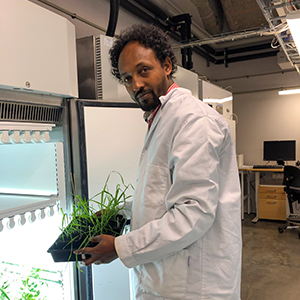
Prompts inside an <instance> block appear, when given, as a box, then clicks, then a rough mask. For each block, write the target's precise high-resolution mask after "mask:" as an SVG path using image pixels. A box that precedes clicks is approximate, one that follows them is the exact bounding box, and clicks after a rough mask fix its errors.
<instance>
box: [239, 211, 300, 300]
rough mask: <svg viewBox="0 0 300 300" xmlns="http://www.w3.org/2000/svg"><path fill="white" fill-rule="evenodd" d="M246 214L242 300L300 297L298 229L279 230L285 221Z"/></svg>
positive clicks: (299, 241)
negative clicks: (256, 217)
mask: <svg viewBox="0 0 300 300" xmlns="http://www.w3.org/2000/svg"><path fill="white" fill-rule="evenodd" d="M253 218H254V215H251V214H250V215H247V214H245V219H244V220H243V221H242V222H243V223H242V226H243V268H242V290H241V299H242V300H283V299H284V300H285V299H287V300H289V299H300V239H299V238H298V231H297V229H292V230H286V231H284V233H279V232H278V226H282V225H284V224H285V222H279V221H267V220H259V221H258V222H257V223H252V222H251V220H252V219H253Z"/></svg>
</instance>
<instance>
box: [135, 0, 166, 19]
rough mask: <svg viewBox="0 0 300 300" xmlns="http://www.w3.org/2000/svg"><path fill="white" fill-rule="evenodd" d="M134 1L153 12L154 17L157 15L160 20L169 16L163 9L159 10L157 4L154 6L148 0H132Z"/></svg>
mask: <svg viewBox="0 0 300 300" xmlns="http://www.w3.org/2000/svg"><path fill="white" fill-rule="evenodd" d="M134 1H135V2H136V3H138V4H139V5H141V6H142V7H144V8H146V9H147V10H148V11H150V12H151V13H153V14H154V15H155V16H156V17H158V18H159V19H161V20H162V21H167V19H168V18H169V16H168V15H167V14H166V13H165V12H164V11H163V10H161V9H160V8H159V7H158V6H156V5H155V4H153V3H151V2H150V1H148V0H134Z"/></svg>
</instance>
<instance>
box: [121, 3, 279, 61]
mask: <svg viewBox="0 0 300 300" xmlns="http://www.w3.org/2000/svg"><path fill="white" fill-rule="evenodd" d="M142 2H143V1H140V3H142ZM140 5H141V4H140ZM120 6H121V7H123V8H125V9H126V10H128V11H129V12H131V13H132V14H134V15H135V16H136V17H139V18H140V19H142V20H143V21H145V22H148V23H151V24H154V25H156V26H158V27H160V28H161V29H162V30H164V31H168V28H167V26H166V25H165V24H163V23H162V22H160V21H159V20H158V17H157V18H154V17H152V16H150V15H149V14H148V13H146V12H145V11H144V10H142V9H141V8H139V7H138V6H137V5H135V4H133V3H131V2H129V1H128V0H122V1H121V2H120ZM144 9H145V10H146V8H145V7H144ZM154 12H155V11H154V10H153V9H152V12H150V13H152V14H154V15H155V16H156V14H155V13H154ZM266 31H267V30H266ZM261 32H262V30H259V31H258V30H257V31H255V32H249V35H252V36H253V35H255V36H257V35H261ZM245 34H246V35H247V33H245V32H243V35H244V37H245ZM169 35H170V37H171V38H173V39H174V40H175V41H177V42H180V41H181V37H180V36H179V35H178V34H176V33H175V32H169ZM240 35H241V34H238V35H230V37H229V36H228V37H227V38H228V39H230V40H231V39H232V38H236V37H240ZM247 37H248V36H247ZM249 37H250V36H249ZM212 39H213V40H214V38H212ZM218 39H220V42H221V41H224V37H218ZM209 40H210V39H207V43H209ZM213 43H214V42H212V43H210V44H213ZM190 44H193V42H190V43H187V44H182V45H179V46H175V47H173V48H174V49H177V48H182V47H187V46H189V45H190ZM198 45H199V41H197V43H195V45H194V47H193V48H192V51H193V52H195V53H197V54H198V55H200V56H201V57H203V58H204V59H206V61H207V62H211V63H213V64H224V59H216V58H214V56H213V55H216V53H219V51H218V52H216V51H215V50H213V49H212V48H211V47H209V46H208V44H207V45H206V44H205V45H201V47H199V46H198ZM204 47H205V49H204ZM231 51H238V49H235V50H228V54H231ZM221 53H222V55H224V52H221ZM237 53H239V52H237ZM276 54H277V52H276V51H274V50H273V51H272V52H265V53H261V54H254V55H247V56H240V57H235V58H228V59H227V63H231V62H237V61H245V60H250V59H257V58H263V57H268V56H275V55H276Z"/></svg>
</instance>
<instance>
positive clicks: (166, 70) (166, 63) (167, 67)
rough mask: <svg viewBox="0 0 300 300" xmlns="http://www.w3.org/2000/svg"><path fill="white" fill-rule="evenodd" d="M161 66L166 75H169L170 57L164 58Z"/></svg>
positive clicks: (170, 67)
mask: <svg viewBox="0 0 300 300" xmlns="http://www.w3.org/2000/svg"><path fill="white" fill-rule="evenodd" d="M163 67H164V71H165V73H166V75H167V76H168V77H169V76H170V74H171V72H172V61H171V59H170V57H167V58H166V60H165V62H164V64H163Z"/></svg>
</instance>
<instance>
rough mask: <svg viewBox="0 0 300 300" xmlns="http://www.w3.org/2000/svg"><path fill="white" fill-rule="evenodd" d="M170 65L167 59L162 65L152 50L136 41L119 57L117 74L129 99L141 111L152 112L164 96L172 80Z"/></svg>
mask: <svg viewBox="0 0 300 300" xmlns="http://www.w3.org/2000/svg"><path fill="white" fill-rule="evenodd" d="M171 71H172V63H171V60H170V59H169V58H167V59H166V61H165V62H164V64H163V65H162V64H161V63H160V61H159V60H158V59H157V57H156V55H155V53H154V52H153V50H152V49H150V48H146V47H144V46H143V45H141V44H140V43H139V42H137V41H133V42H130V43H128V44H127V45H126V46H125V47H124V49H123V50H122V52H121V54H120V57H119V72H120V74H121V80H122V81H123V82H124V84H125V86H126V89H127V91H128V93H129V94H130V97H131V98H132V99H133V100H134V101H135V102H137V103H138V104H139V105H140V106H141V108H142V110H144V111H151V110H154V109H155V108H156V107H157V106H158V104H159V103H160V101H159V99H158V98H159V97H160V96H162V95H165V94H166V92H167V90H168V88H169V86H170V85H171V84H172V79H170V78H169V75H170V73H171Z"/></svg>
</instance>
